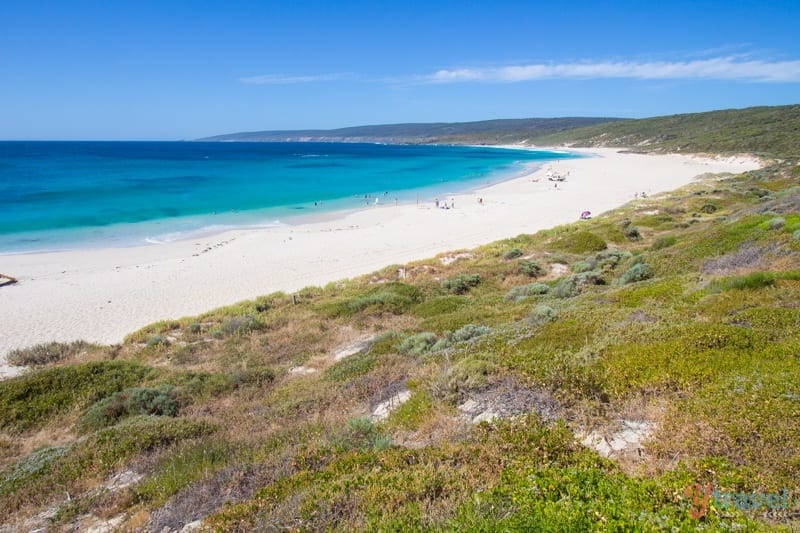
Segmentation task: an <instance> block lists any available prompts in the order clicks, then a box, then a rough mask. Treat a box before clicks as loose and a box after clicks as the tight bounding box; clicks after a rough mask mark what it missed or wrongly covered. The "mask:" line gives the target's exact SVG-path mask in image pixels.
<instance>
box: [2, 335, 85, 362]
mask: <svg viewBox="0 0 800 533" xmlns="http://www.w3.org/2000/svg"><path fill="white" fill-rule="evenodd" d="M98 348H99V347H98V346H94V345H92V344H89V343H88V342H84V341H75V342H69V343H62V342H47V343H44V344H37V345H36V346H31V347H30V348H21V349H18V350H11V351H10V352H8V355H6V361H8V363H9V364H12V365H17V366H33V367H39V366H46V365H49V364H51V363H57V362H59V361H64V360H67V359H72V358H74V357H76V356H78V355H80V354H82V353H86V352H87V351H89V350H92V349H94V350H97V349H98Z"/></svg>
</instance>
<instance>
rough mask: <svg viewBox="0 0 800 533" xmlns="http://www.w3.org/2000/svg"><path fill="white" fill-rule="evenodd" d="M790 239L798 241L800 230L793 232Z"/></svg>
mask: <svg viewBox="0 0 800 533" xmlns="http://www.w3.org/2000/svg"><path fill="white" fill-rule="evenodd" d="M792 239H794V240H796V241H800V229H798V230H795V232H794V233H792Z"/></svg>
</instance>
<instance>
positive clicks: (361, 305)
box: [321, 281, 422, 317]
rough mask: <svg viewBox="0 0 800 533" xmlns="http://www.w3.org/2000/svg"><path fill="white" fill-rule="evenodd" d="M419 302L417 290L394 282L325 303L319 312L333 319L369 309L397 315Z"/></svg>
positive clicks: (411, 286)
mask: <svg viewBox="0 0 800 533" xmlns="http://www.w3.org/2000/svg"><path fill="white" fill-rule="evenodd" d="M421 301H422V291H421V290H420V289H419V288H417V287H414V286H413V285H408V284H406V283H400V282H396V281H395V282H390V283H384V284H381V285H378V286H377V287H372V288H370V289H368V290H366V291H364V293H362V294H361V295H358V296H353V297H351V298H344V299H341V300H336V301H333V302H330V303H326V304H324V305H323V306H322V308H321V310H322V311H323V312H324V313H325V314H327V315H329V316H333V317H341V316H351V315H354V314H356V313H359V312H361V311H364V310H367V309H370V308H375V309H376V310H378V311H386V312H389V313H396V314H399V313H403V312H404V311H406V310H408V309H409V308H411V307H412V306H413V305H414V304H417V303H419V302H421Z"/></svg>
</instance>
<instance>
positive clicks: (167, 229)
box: [0, 145, 563, 260]
mask: <svg viewBox="0 0 800 533" xmlns="http://www.w3.org/2000/svg"><path fill="white" fill-rule="evenodd" d="M444 146H445V145H443V147H444ZM460 148H480V149H487V148H488V149H496V150H498V151H506V152H510V151H518V152H519V151H529V152H534V153H536V152H538V153H539V157H545V158H547V159H533V160H525V159H522V160H517V161H515V162H514V163H513V164H508V163H506V164H505V165H499V166H497V167H496V168H493V169H491V171H488V172H487V173H486V174H484V175H481V176H470V175H468V174H465V175H463V176H461V177H460V178H459V179H453V180H447V181H442V180H441V179H440V180H438V181H434V182H431V183H428V184H424V185H420V186H416V187H414V186H413V185H411V187H412V188H398V189H394V190H393V189H391V188H390V189H388V191H389V192H387V193H386V196H384V194H383V191H384V189H383V188H381V192H380V193H377V192H375V191H368V190H365V191H363V192H364V193H367V194H363V196H362V194H361V193H359V194H348V195H346V196H341V197H336V198H328V199H325V200H324V201H323V200H319V199H318V198H316V197H315V195H310V196H305V199H304V200H298V201H293V202H290V203H287V204H283V205H273V206H268V207H259V208H251V209H237V208H236V207H235V206H234V207H233V208H231V209H230V211H228V210H222V211H213V212H203V213H192V214H184V215H180V216H176V217H164V218H153V219H148V220H141V221H133V222H113V223H110V224H108V225H99V226H91V227H69V228H58V229H47V230H36V231H22V232H19V233H16V234H11V235H10V238H9V240H8V242H6V241H5V240H4V239H5V238H6V237H7V236H5V235H0V260H2V258H4V257H7V256H14V255H18V254H47V253H56V252H77V251H87V250H103V249H117V248H136V247H143V246H148V245H151V244H158V245H162V244H169V243H172V242H176V241H181V240H189V239H204V238H208V237H214V236H216V235H220V234H223V233H226V232H229V231H238V230H253V229H255V230H258V229H264V228H269V227H273V226H289V227H293V226H298V225H303V224H308V223H315V222H320V221H329V220H332V219H336V218H342V217H344V216H346V215H347V214H349V213H353V212H357V211H360V210H364V209H370V208H373V207H374V206H373V203H374V201H375V200H376V199H380V200H381V206H383V205H389V204H391V205H394V201H395V200H396V199H397V200H399V203H401V204H404V205H408V204H413V203H414V200H415V197H416V199H417V201H419V200H420V199H421V198H422V199H424V200H428V199H430V200H431V201H433V199H434V198H435V197H442V196H443V195H447V196H453V195H456V194H465V193H468V192H472V191H474V190H476V189H479V188H483V187H485V186H486V185H493V184H497V183H502V182H503V181H508V180H511V179H516V178H518V177H520V176H524V175H527V174H529V173H530V172H532V171H533V170H535V169H536V168H538V167H539V166H541V165H542V164H545V163H548V162H550V161H551V160H556V159H557V158H558V157H559V156H560V155H561V153H563V152H562V151H558V152H553V153H549V151H548V150H547V149H544V148H531V147H521V146H488V147H487V146H468V147H464V146H460ZM521 157H524V156H521ZM463 171H464V172H465V173H466V172H467V170H466V169H463ZM397 185H398V186H400V187H402V184H400V183H398V184H397ZM408 186H409V185H406V187H408ZM4 245H5V246H4Z"/></svg>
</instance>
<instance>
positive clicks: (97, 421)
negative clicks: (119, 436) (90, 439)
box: [78, 387, 179, 430]
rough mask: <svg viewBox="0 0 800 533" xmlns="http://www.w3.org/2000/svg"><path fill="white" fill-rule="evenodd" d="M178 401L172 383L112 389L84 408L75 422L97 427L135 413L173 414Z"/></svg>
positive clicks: (93, 427)
mask: <svg viewBox="0 0 800 533" xmlns="http://www.w3.org/2000/svg"><path fill="white" fill-rule="evenodd" d="M178 408H179V403H178V399H177V398H176V397H175V394H174V392H173V389H172V388H171V387H160V388H151V387H133V388H129V389H124V390H121V391H119V392H115V393H114V394H112V395H111V396H109V397H108V398H104V399H103V400H100V401H99V402H97V403H95V404H94V405H92V406H91V407H90V408H89V409H87V411H86V413H85V414H84V415H83V416H82V417H81V420H80V421H79V423H78V426H79V427H81V428H82V429H88V430H96V429H100V428H104V427H107V426H111V425H114V424H116V423H117V422H118V421H119V420H121V419H123V418H127V417H129V416H136V415H159V416H175V415H176V414H178Z"/></svg>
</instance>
